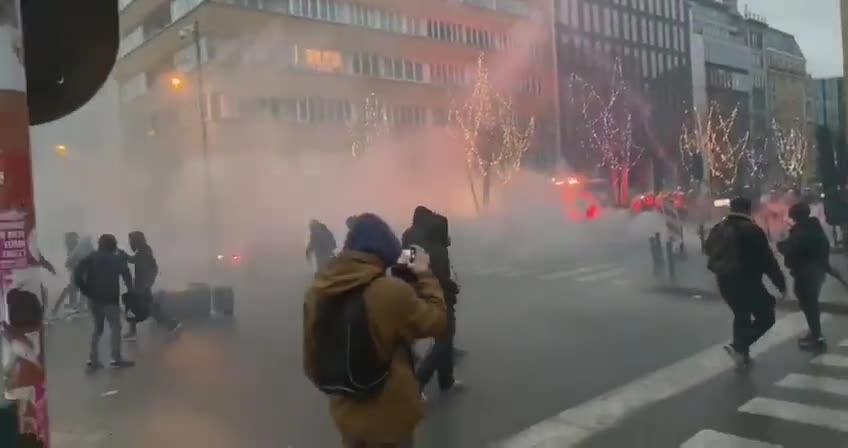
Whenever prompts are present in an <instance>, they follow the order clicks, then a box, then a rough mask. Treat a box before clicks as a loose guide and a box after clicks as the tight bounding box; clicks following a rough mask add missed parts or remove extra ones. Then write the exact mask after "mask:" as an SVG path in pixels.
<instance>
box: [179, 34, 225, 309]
mask: <svg viewBox="0 0 848 448" xmlns="http://www.w3.org/2000/svg"><path fill="white" fill-rule="evenodd" d="M179 34H180V39H181V40H184V39H191V40H192V43H193V44H194V56H195V61H194V63H195V69H196V70H197V86H196V88H195V89H194V90H195V91H196V92H197V109H198V112H199V118H200V138H201V142H200V143H201V149H202V151H203V168H204V180H205V182H206V211H207V213H208V217H207V221H208V223H207V227H208V232H207V234H208V235H207V236H208V238H209V242H208V245H209V247H208V250H209V252H208V253H207V254H206V255H207V261H208V262H209V276H210V280H211V279H212V278H213V277H214V276H215V269H216V267H217V265H216V263H215V262H214V260H213V256H214V254H215V252H216V246H217V244H218V235H217V228H216V213H215V200H214V195H213V190H212V167H211V162H210V160H209V131H208V129H207V127H206V107H205V106H206V104H205V103H206V101H205V97H206V92H205V90H204V86H203V64H202V62H203V61H202V60H201V59H202V51H201V48H200V24H199V23H198V21H197V20H195V21H194V22H193V23H192V24H191V25H190V26H188V27H185V28H183V29H181V30H180V33H179ZM170 81H171V87H173V88H175V89H178V88H180V87H181V86H182V84H183V79H182V78H181V77H179V76H172V77H171V80H170ZM213 311H214V310H213Z"/></svg>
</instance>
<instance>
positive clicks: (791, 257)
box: [777, 202, 830, 351]
mask: <svg viewBox="0 0 848 448" xmlns="http://www.w3.org/2000/svg"><path fill="white" fill-rule="evenodd" d="M789 218H790V219H791V220H792V222H793V223H794V224H793V226H792V228H791V229H789V237H787V238H786V239H785V240H783V241H780V242H778V243H777V250H779V251H780V253H781V254H783V258H784V263H785V264H786V267H787V268H789V273H790V274H791V275H792V278H793V279H794V280H795V284H794V287H793V291H794V292H795V297H797V298H798V305H799V306H800V308H801V311H802V312H803V313H804V317H806V319H807V326H808V327H809V329H810V331H809V333H807V335H806V336H804V337H803V338H801V339H800V340H799V341H798V345H799V347H800V348H801V349H802V350H812V351H820V350H824V348H825V347H826V342H825V339H824V336H822V330H821V316H820V311H819V294H820V293H821V289H822V285H823V284H824V280H825V278H826V277H827V273H828V270H829V269H830V241H829V240H828V238H827V234H826V233H825V232H824V229H823V228H822V225H821V222H819V220H818V218H816V217H815V216H810V206H809V205H807V204H805V203H803V202H799V203H797V204H795V205H793V206H792V207H790V208H789Z"/></svg>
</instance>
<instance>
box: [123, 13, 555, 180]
mask: <svg viewBox="0 0 848 448" xmlns="http://www.w3.org/2000/svg"><path fill="white" fill-rule="evenodd" d="M536 3H538V4H539V5H541V6H538V5H536ZM545 5H546V3H544V2H535V3H534V2H532V1H531V2H528V3H525V2H524V1H521V0H473V1H472V0H432V1H414V0H394V1H388V0H121V32H122V37H123V38H122V43H121V50H120V58H119V60H118V62H117V65H116V67H115V70H114V77H115V78H116V80H117V82H118V85H119V89H120V96H121V100H120V101H121V107H120V115H121V121H122V123H123V125H124V126H123V128H124V129H123V135H124V142H123V147H124V149H125V153H126V157H127V162H128V163H129V164H131V165H132V164H136V163H138V164H154V165H156V167H157V169H158V170H159V171H157V172H168V171H169V170H170V171H175V170H176V169H177V167H178V166H179V164H180V163H181V161H185V160H187V159H190V158H199V157H200V151H201V146H203V145H202V143H201V142H202V135H201V133H202V129H201V128H202V126H200V123H201V121H203V122H204V123H205V127H206V134H207V140H208V144H207V145H206V146H208V150H209V152H210V153H212V154H222V153H226V152H228V151H230V152H231V151H247V150H250V149H251V148H252V147H255V146H266V147H267V146H273V148H271V149H272V150H273V151H275V152H276V153H278V154H285V155H286V156H287V157H288V156H291V157H297V156H298V155H303V154H314V153H321V152H323V153H327V152H330V153H339V152H350V151H351V139H352V136H351V126H352V125H353V124H355V123H359V122H361V121H362V120H363V119H364V116H363V109H364V108H365V107H364V105H365V103H366V102H367V101H368V98H374V99H375V103H377V108H378V109H379V113H378V114H377V115H379V116H380V117H381V120H382V121H384V122H385V125H386V126H387V128H389V130H390V131H389V132H392V133H393V134H396V135H403V134H404V133H406V132H414V131H416V130H421V129H426V128H428V127H442V126H445V125H446V124H447V122H448V116H449V111H450V110H451V108H452V107H453V106H455V103H454V101H456V98H457V97H459V94H461V93H462V92H464V91H467V90H468V89H469V87H471V84H472V83H473V81H474V80H473V78H474V74H475V73H476V63H477V59H478V56H479V55H480V54H481V53H485V55H486V60H487V61H495V62H497V61H501V60H502V58H503V57H504V56H505V55H511V54H512V55H514V54H521V55H523V56H522V57H520V58H516V57H513V59H514V60H512V61H511V65H510V67H511V74H510V76H511V80H512V81H513V82H512V83H511V84H510V86H511V87H512V91H510V92H508V93H509V94H511V95H512V96H513V100H514V104H515V109H516V112H517V114H518V115H519V117H520V119H521V120H524V121H525V122H526V121H527V119H528V118H529V117H530V116H533V117H535V118H536V119H537V121H539V122H540V125H539V126H538V128H539V129H537V139H536V140H535V142H534V147H533V148H532V149H531V151H530V153H528V158H530V159H532V160H533V161H535V162H536V163H538V164H544V163H550V157H549V156H550V154H551V153H552V151H551V149H550V148H551V147H552V146H551V145H552V144H551V143H550V142H548V141H547V140H546V139H552V135H553V130H554V129H555V127H554V126H552V124H553V123H554V122H555V120H550V119H549V116H550V114H552V113H553V110H554V108H553V107H551V106H549V104H550V103H551V101H550V98H551V95H552V92H553V88H552V85H553V79H554V70H553V65H552V64H553V63H552V59H553V57H552V54H553V52H552V49H551V47H550V46H549V43H548V42H546V39H547V38H548V36H549V30H550V14H547V13H545V12H544V7H545ZM539 8H542V9H541V10H540V9H539ZM522 25H525V26H527V27H530V28H531V29H536V30H542V31H541V33H539V35H538V36H533V37H532V38H526V36H525V35H523V34H522V35H516V34H517V33H516V32H514V31H515V30H519V29H521V27H522ZM198 56H199V58H198ZM198 59H199V61H198ZM198 62H199V63H200V64H198ZM198 67H200V69H201V70H198ZM201 78H202V79H201ZM201 81H202V86H201V88H202V91H200V92H198V90H197V89H198V86H199V85H200V84H201ZM198 98H200V99H199V100H198ZM198 104H201V107H200V108H199V107H198ZM199 109H200V111H199ZM201 117H203V120H201ZM546 120H547V123H546ZM258 126H264V127H263V128H262V131H261V132H258V131H257V130H256V129H257V127H258ZM252 135H262V136H263V138H262V142H258V143H257V142H254V141H251V140H250V138H249V137H250V136H252ZM551 141H552V140H551ZM406 143H407V144H404V145H399V146H401V147H399V148H398V151H408V152H414V151H426V150H428V148H426V147H420V146H422V145H420V144H419V145H417V143H418V142H416V141H411V142H406ZM266 149H267V148H266ZM545 151H547V152H545ZM160 183H161V182H160ZM149 187H151V188H153V187H155V185H149Z"/></svg>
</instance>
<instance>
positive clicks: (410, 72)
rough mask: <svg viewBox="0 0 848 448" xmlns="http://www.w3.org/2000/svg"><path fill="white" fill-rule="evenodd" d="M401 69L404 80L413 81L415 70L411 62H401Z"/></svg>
mask: <svg viewBox="0 0 848 448" xmlns="http://www.w3.org/2000/svg"><path fill="white" fill-rule="evenodd" d="M403 68H404V79H406V80H410V81H411V80H413V79H415V73H414V71H415V69H414V68H413V66H412V61H403Z"/></svg>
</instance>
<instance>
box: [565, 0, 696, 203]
mask: <svg viewBox="0 0 848 448" xmlns="http://www.w3.org/2000/svg"><path fill="white" fill-rule="evenodd" d="M556 6H557V11H556V36H557V38H556V42H557V48H558V51H557V56H558V67H559V71H560V76H559V81H560V90H561V91H562V94H561V104H560V114H561V121H560V122H561V128H562V134H563V152H564V154H565V157H566V159H567V160H568V161H569V162H570V164H571V165H572V166H573V167H575V168H576V169H578V170H592V169H593V168H594V166H596V165H597V163H598V162H597V159H596V157H597V154H591V153H589V149H588V148H586V147H585V145H584V144H583V142H582V140H583V139H582V138H581V136H580V133H581V132H580V129H579V128H580V126H581V125H582V123H581V120H580V113H581V112H580V110H581V107H582V105H581V104H579V103H580V101H581V100H580V99H579V97H580V94H579V92H578V91H576V90H574V89H575V86H574V83H573V82H572V81H573V80H574V79H575V77H579V79H581V80H584V81H587V82H589V83H592V84H594V88H595V89H596V90H597V91H598V92H600V95H601V96H602V97H605V96H607V95H608V94H609V92H610V91H614V90H617V86H616V85H618V87H620V86H621V84H625V85H626V92H627V93H626V95H625V98H622V99H621V101H620V104H619V105H618V106H619V107H622V108H624V109H626V110H627V112H626V113H628V114H632V119H633V126H634V131H633V135H634V138H635V143H636V145H637V146H639V147H642V148H644V153H643V155H642V157H641V159H639V161H638V163H637V165H636V167H635V169H634V170H633V173H632V179H631V180H632V184H633V186H634V188H636V189H642V190H651V189H654V188H661V187H663V184H665V185H675V184H676V182H677V179H676V177H677V169H678V167H677V162H676V160H677V158H678V154H677V141H678V137H679V133H680V129H681V126H682V124H683V119H684V116H685V115H686V112H687V110H688V109H689V108H691V104H692V87H691V82H692V80H691V68H690V55H689V48H690V45H689V32H688V29H689V14H688V5H687V2H686V1H684V0H559V1H558V2H557V3H556ZM619 72H620V76H619V74H618V73H619Z"/></svg>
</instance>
